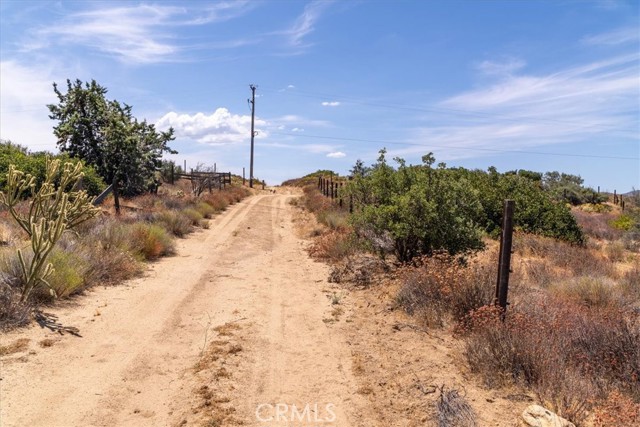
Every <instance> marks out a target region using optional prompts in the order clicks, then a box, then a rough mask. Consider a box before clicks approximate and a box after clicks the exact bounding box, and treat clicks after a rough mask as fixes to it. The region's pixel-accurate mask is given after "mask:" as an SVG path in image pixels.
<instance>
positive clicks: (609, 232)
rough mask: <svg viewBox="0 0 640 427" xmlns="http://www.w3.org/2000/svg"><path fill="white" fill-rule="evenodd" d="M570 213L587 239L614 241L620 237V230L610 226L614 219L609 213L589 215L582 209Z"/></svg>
mask: <svg viewBox="0 0 640 427" xmlns="http://www.w3.org/2000/svg"><path fill="white" fill-rule="evenodd" d="M602 206H607V205H602ZM572 213H573V216H574V217H575V218H576V221H577V222H578V225H579V226H580V228H581V229H582V231H583V232H584V234H585V235H587V236H589V237H593V238H595V239H604V240H616V239H619V238H620V237H621V236H622V231H621V230H619V229H617V228H614V227H612V226H611V221H612V220H613V218H614V215H613V214H611V213H590V212H586V211H584V210H583V209H574V210H573V211H572Z"/></svg>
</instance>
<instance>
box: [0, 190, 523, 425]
mask: <svg viewBox="0 0 640 427" xmlns="http://www.w3.org/2000/svg"><path fill="white" fill-rule="evenodd" d="M279 191H280V193H279V194H273V195H272V194H269V195H267V194H261V195H257V196H254V197H252V198H250V199H247V200H245V201H244V202H242V203H239V204H237V205H235V206H233V207H231V208H230V209H229V210H228V211H227V212H225V213H224V214H223V215H220V216H219V217H217V218H216V219H215V220H213V221H212V222H211V227H210V229H209V230H204V231H202V232H199V233H197V234H195V235H193V236H191V237H189V238H188V239H184V240H180V241H179V242H178V255H177V256H174V257H171V258H166V259H163V260H161V261H159V262H157V263H155V264H153V265H152V266H151V267H150V268H149V270H148V271H147V273H146V275H145V276H144V277H142V278H139V279H136V280H133V281H130V282H127V284H125V285H123V286H117V287H110V288H98V289H94V290H92V291H91V292H89V293H88V294H87V295H85V296H81V297H78V298H76V299H75V300H73V301H72V302H69V303H65V304H62V305H60V306H58V307H56V308H55V309H51V310H47V311H49V312H50V314H52V315H55V316H57V320H58V322H60V323H61V324H62V325H64V326H66V327H73V328H77V329H78V331H79V334H80V335H81V336H80V337H78V336H74V335H71V334H69V333H66V334H62V335H61V334H59V333H58V332H54V331H49V330H47V329H43V328H41V327H39V326H38V325H34V326H32V327H30V328H27V329H22V330H18V331H14V332H11V333H9V334H5V335H2V336H0V345H4V346H7V345H11V344H12V343H19V345H18V346H17V347H16V348H19V349H20V351H17V352H15V353H13V354H10V355H7V356H4V357H2V358H1V359H0V377H1V379H0V425H1V426H3V427H4V426H181V425H206V426H210V427H214V426H227V425H244V426H260V427H267V426H269V427H271V426H289V427H293V426H296V427H298V426H314V427H315V426H325V427H326V426H333V427H350V426H353V427H377V426H414V425H433V424H432V422H431V421H430V420H431V416H432V415H433V403H434V402H435V399H437V395H438V393H436V392H435V390H434V387H440V386H441V385H443V384H446V385H447V386H450V387H452V386H457V387H459V388H464V391H465V392H466V393H467V394H468V396H469V398H470V400H471V401H472V405H474V407H475V408H476V410H477V411H479V412H480V413H481V416H480V418H479V421H480V424H479V425H482V426H484V425H497V426H508V425H513V420H514V419H515V417H516V413H517V411H521V410H522V409H521V408H522V407H523V406H524V405H525V403H524V402H516V403H514V402H513V399H511V400H510V399H509V398H508V396H506V397H505V396H502V395H498V394H497V393H496V392H492V391H485V390H482V389H480V388H477V387H473V386H471V385H469V384H467V383H466V380H467V378H465V376H464V375H463V374H462V373H460V372H459V371H458V369H457V368H456V367H455V364H454V363H452V361H453V360H454V358H455V357H456V352H457V350H456V345H455V343H453V341H452V340H451V339H447V338H446V337H445V336H444V334H443V336H438V335H437V334H435V335H434V334H430V333H425V332H423V331H420V330H419V328H415V327H411V326H407V325H408V323H407V322H410V319H407V318H406V316H404V315H403V314H402V313H397V312H392V311H390V310H388V299H387V298H386V297H385V295H387V294H388V292H387V291H384V288H381V287H377V288H376V289H374V290H367V291H362V290H353V289H348V288H344V287H341V286H339V285H335V284H330V283H328V282H327V277H328V272H329V268H328V267H327V266H325V265H324V264H321V263H318V262H314V261H313V260H311V259H310V258H309V257H308V255H307V253H306V251H305V248H306V247H307V245H308V244H309V242H308V241H306V240H304V239H302V238H301V237H300V233H296V229H297V228H298V227H299V223H300V221H301V219H300V215H301V213H300V212H299V210H297V209H296V208H294V207H293V206H291V205H290V204H289V203H288V202H289V200H290V199H291V198H292V197H294V196H293V195H292V194H291V193H287V191H286V190H285V191H282V190H279ZM387 296H388V295H387ZM20 340H21V341H20ZM472 383H473V382H472ZM465 384H466V386H465ZM516 400H518V399H516ZM525 400H526V397H525ZM505 420H510V421H509V422H507V421H505Z"/></svg>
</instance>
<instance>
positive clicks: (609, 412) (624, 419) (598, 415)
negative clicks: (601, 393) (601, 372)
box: [594, 391, 640, 427]
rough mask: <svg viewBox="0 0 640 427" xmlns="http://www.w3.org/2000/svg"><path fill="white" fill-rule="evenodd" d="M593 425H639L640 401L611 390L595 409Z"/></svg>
mask: <svg viewBox="0 0 640 427" xmlns="http://www.w3.org/2000/svg"><path fill="white" fill-rule="evenodd" d="M594 413H595V417H594V427H609V426H638V425H640V403H635V402H634V401H633V399H631V398H630V397H628V396H625V395H623V394H621V393H620V392H618V391H613V392H611V393H610V394H609V396H608V397H607V400H606V401H605V402H604V403H603V404H601V405H600V406H598V407H597V408H596V409H595V411H594Z"/></svg>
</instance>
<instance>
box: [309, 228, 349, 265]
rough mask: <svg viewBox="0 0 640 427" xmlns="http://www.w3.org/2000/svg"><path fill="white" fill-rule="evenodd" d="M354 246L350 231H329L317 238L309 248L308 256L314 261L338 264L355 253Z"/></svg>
mask: <svg viewBox="0 0 640 427" xmlns="http://www.w3.org/2000/svg"><path fill="white" fill-rule="evenodd" d="M355 249H356V245H355V242H354V237H353V235H352V233H351V231H349V230H346V229H338V230H330V231H328V232H326V233H324V234H321V235H320V236H318V237H317V238H316V239H315V240H314V241H313V243H312V245H311V246H310V247H309V250H308V252H309V255H310V256H311V257H313V258H316V259H323V260H328V261H331V262H338V261H341V260H343V259H344V258H346V257H348V256H350V255H353V254H354V253H355Z"/></svg>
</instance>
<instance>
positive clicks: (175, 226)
mask: <svg viewBox="0 0 640 427" xmlns="http://www.w3.org/2000/svg"><path fill="white" fill-rule="evenodd" d="M153 222H154V223H156V224H158V225H160V226H162V227H163V228H164V229H165V230H167V231H168V232H169V233H171V234H173V235H174V236H176V237H184V236H185V235H187V234H189V233H190V232H191V231H192V225H191V224H192V221H191V219H190V218H188V217H187V216H186V215H185V214H183V213H182V212H180V211H175V210H163V211H160V212H158V213H155V214H154V215H153Z"/></svg>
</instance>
